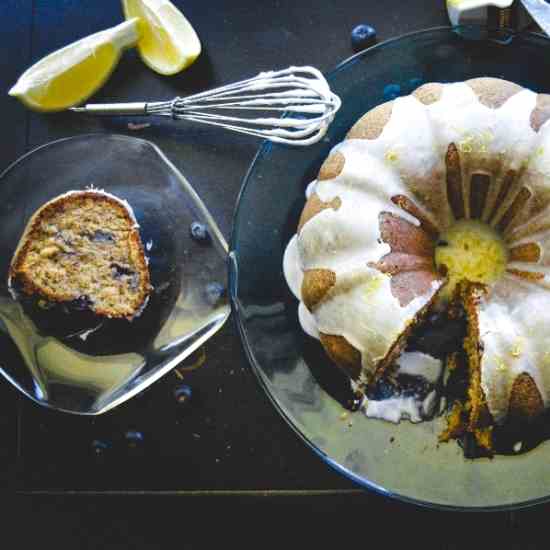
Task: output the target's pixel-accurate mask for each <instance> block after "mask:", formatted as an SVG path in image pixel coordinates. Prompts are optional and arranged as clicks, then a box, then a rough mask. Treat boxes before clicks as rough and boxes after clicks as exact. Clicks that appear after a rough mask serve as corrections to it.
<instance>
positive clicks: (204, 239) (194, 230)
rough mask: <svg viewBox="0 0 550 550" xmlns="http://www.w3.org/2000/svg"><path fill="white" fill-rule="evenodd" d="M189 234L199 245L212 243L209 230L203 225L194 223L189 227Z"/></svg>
mask: <svg viewBox="0 0 550 550" xmlns="http://www.w3.org/2000/svg"><path fill="white" fill-rule="evenodd" d="M189 233H190V234H191V238H192V239H193V240H195V241H197V242H198V243H202V244H206V243H209V242H210V233H208V229H207V227H206V225H204V224H203V223H200V222H193V223H192V224H191V225H190V226H189Z"/></svg>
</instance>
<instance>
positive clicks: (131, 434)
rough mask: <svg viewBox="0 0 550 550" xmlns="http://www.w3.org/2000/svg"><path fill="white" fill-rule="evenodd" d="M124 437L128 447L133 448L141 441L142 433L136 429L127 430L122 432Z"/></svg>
mask: <svg viewBox="0 0 550 550" xmlns="http://www.w3.org/2000/svg"><path fill="white" fill-rule="evenodd" d="M124 439H126V442H127V443H128V446H129V447H131V448H133V449H135V448H136V447H138V446H140V445H141V444H142V443H143V434H142V433H141V432H138V431H137V430H128V431H127V432H126V433H125V434H124Z"/></svg>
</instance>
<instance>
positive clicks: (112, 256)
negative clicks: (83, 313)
mask: <svg viewBox="0 0 550 550" xmlns="http://www.w3.org/2000/svg"><path fill="white" fill-rule="evenodd" d="M8 286H9V288H10V290H11V292H12V295H13V296H14V297H15V298H17V297H21V296H22V295H25V296H26V297H34V298H36V299H38V301H39V303H40V304H41V305H43V306H44V307H48V304H52V303H55V304H69V305H70V304H73V303H76V304H78V305H79V308H80V309H82V307H86V308H88V309H89V310H90V311H92V312H93V313H95V314H96V315H98V316H102V317H110V318H126V319H128V320H132V319H133V318H135V317H136V316H137V315H139V314H140V313H141V312H142V310H143V308H144V307H145V305H146V304H147V301H148V298H149V294H150V292H151V289H152V287H151V284H150V278H149V269H148V266H147V258H146V257H145V254H144V249H143V245H142V243H141V238H140V235H139V231H138V224H137V221H136V218H135V216H134V214H133V211H132V209H131V207H130V205H129V204H128V203H127V202H126V201H122V200H121V199H119V198H117V197H115V196H114V195H111V194H109V193H106V192H104V191H99V190H95V189H90V190H85V191H71V192H69V193H66V194H63V195H60V196H59V197H56V198H54V199H52V200H51V201H49V202H47V203H46V204H45V205H44V206H42V207H41V208H39V209H38V210H37V211H36V212H35V213H34V215H33V216H32V217H31V219H30V221H29V223H28V224H27V227H26V228H25V231H24V233H23V236H22V238H21V241H20V242H19V245H18V246H17V249H16V251H15V254H14V257H13V259H12V262H11V266H10V272H9V279H8Z"/></svg>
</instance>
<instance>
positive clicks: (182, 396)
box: [174, 384, 193, 406]
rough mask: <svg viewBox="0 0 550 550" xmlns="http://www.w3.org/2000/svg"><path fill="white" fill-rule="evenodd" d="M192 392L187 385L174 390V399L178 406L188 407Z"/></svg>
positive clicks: (181, 385) (180, 385)
mask: <svg viewBox="0 0 550 550" xmlns="http://www.w3.org/2000/svg"><path fill="white" fill-rule="evenodd" d="M192 395H193V392H192V391H191V388H190V387H189V386H188V385H187V384H179V385H178V386H176V387H175V388H174V397H175V398H176V402H177V404H178V405H181V406H183V405H188V404H189V401H190V400H191V396H192Z"/></svg>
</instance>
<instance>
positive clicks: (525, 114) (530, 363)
mask: <svg viewBox="0 0 550 550" xmlns="http://www.w3.org/2000/svg"><path fill="white" fill-rule="evenodd" d="M536 105H537V94H535V93H533V92H531V91H529V90H526V89H523V90H521V91H519V92H517V93H514V94H513V95H511V97H509V98H508V99H507V100H506V101H505V102H504V103H503V104H502V105H501V106H500V107H498V108H494V109H493V108H490V107H487V106H485V105H483V104H482V103H481V102H480V100H479V98H478V95H477V94H476V92H475V91H474V90H473V89H472V87H471V86H470V85H468V84H467V83H454V84H446V85H444V86H443V88H442V93H441V97H439V98H438V99H436V100H435V101H433V102H432V103H431V104H429V105H425V104H423V103H421V102H420V101H419V100H417V99H416V98H415V97H414V96H407V97H402V98H398V99H396V100H395V101H394V102H393V105H392V111H391V116H390V118H389V121H387V123H386V124H385V125H384V128H383V130H382V132H381V134H380V135H379V136H378V137H377V138H375V139H347V140H345V141H343V142H342V143H341V144H339V145H337V146H336V147H335V148H334V149H333V151H332V153H335V152H338V153H340V154H341V155H342V156H343V159H344V163H343V168H342V170H341V172H340V173H339V174H338V175H337V176H336V177H335V178H333V179H330V180H320V181H315V182H313V183H312V184H311V185H310V186H309V187H308V191H307V195H308V197H311V196H312V194H316V195H317V196H318V197H319V199H320V200H321V201H323V202H324V203H330V202H331V201H332V200H334V199H339V201H340V204H339V207H338V208H337V209H335V208H326V209H324V210H322V211H321V212H319V213H317V214H316V215H315V216H313V217H312V218H311V219H309V220H308V221H307V222H306V223H305V224H304V225H303V227H302V228H301V230H300V232H299V234H298V235H297V236H295V237H294V238H293V239H292V240H291V242H290V243H289V246H288V249H287V251H286V254H285V276H286V278H287V281H288V284H289V286H290V287H291V288H292V290H293V292H294V293H295V294H296V296H297V297H298V299H301V292H300V287H301V281H302V277H303V272H304V271H306V270H310V269H323V270H330V271H333V272H334V273H335V275H336V283H335V285H334V286H333V287H332V288H331V289H330V291H329V292H328V295H327V296H325V297H324V298H323V300H322V301H321V303H320V304H318V305H316V307H315V308H314V310H313V311H312V312H310V315H306V314H305V313H304V311H307V310H306V308H305V306H304V304H303V303H301V304H300V309H301V313H300V320H301V322H302V326H304V329H305V325H307V332H308V333H309V334H316V333H317V332H319V331H320V332H321V333H325V334H331V335H342V336H344V337H345V338H346V339H347V340H348V342H349V343H350V344H352V345H353V346H354V347H355V348H356V349H357V350H359V352H360V353H361V358H362V365H363V368H364V369H365V370H366V371H367V372H372V370H373V368H375V366H376V363H377V361H378V360H379V359H380V358H382V357H384V355H385V353H386V352H387V350H388V347H389V346H390V345H391V343H392V342H394V341H395V339H396V338H397V336H398V335H399V334H400V333H401V332H402V331H403V329H404V327H406V326H407V324H408V323H410V322H411V320H412V319H413V318H414V317H415V315H416V314H417V313H418V311H419V310H420V309H421V308H422V307H423V305H425V304H427V303H428V302H429V301H430V300H431V299H432V298H433V296H434V294H435V293H436V291H437V288H438V284H437V283H434V284H433V285H432V288H431V289H430V291H429V292H427V293H426V294H425V295H424V296H421V297H418V298H416V299H415V300H413V301H412V302H410V303H409V304H407V305H406V306H401V305H400V304H399V301H398V300H397V299H396V298H395V297H394V296H393V294H392V290H391V285H390V276H389V275H386V274H383V273H380V272H379V271H378V270H376V269H374V268H371V267H368V265H367V264H368V263H370V262H374V263H376V262H378V261H379V260H380V259H381V258H382V257H383V256H384V255H385V254H387V253H388V252H389V251H390V247H389V245H388V244H386V243H384V242H382V240H381V235H380V229H379V216H380V214H381V213H382V212H388V213H391V214H394V215H396V216H399V217H400V218H402V219H404V220H406V221H408V222H410V223H413V224H415V225H419V220H417V219H416V218H414V217H413V216H411V215H410V214H408V213H407V212H404V211H403V210H402V209H401V208H399V207H398V206H396V205H395V204H394V203H393V202H392V201H391V199H392V197H395V196H396V195H402V196H405V197H407V198H408V199H409V200H410V201H412V202H413V203H414V204H415V205H416V206H417V207H419V209H420V211H421V212H422V214H423V216H425V217H426V218H427V219H429V220H430V221H431V222H432V223H433V224H434V225H435V227H436V228H437V229H438V230H439V231H443V230H445V229H446V228H447V227H448V226H449V225H450V224H451V223H453V221H454V218H453V214H452V211H451V208H450V205H449V200H448V198H447V182H446V166H445V155H446V153H447V150H448V147H449V145H450V144H451V143H453V144H455V145H456V147H457V149H458V151H459V153H460V165H461V169H462V176H463V177H462V185H463V193H462V196H463V197H465V198H467V197H469V196H470V189H469V186H470V180H471V175H472V173H481V174H486V175H488V176H489V177H490V186H489V189H488V194H487V197H486V200H485V207H484V210H483V213H482V215H481V219H482V221H485V222H488V223H490V224H491V225H492V226H494V227H497V226H498V224H499V222H500V221H501V220H502V219H503V216H504V215H505V214H506V212H507V210H508V208H509V207H510V205H511V204H512V203H513V202H514V199H515V198H516V196H517V195H518V193H519V192H520V190H521V188H522V187H523V186H525V187H526V188H527V189H528V191H529V192H530V194H531V196H530V197H529V198H528V200H527V201H526V203H525V206H524V207H523V208H522V209H521V211H520V212H519V213H518V214H517V215H516V216H515V217H514V218H513V219H512V220H511V222H510V223H509V225H508V227H507V229H506V231H505V238H506V241H507V243H508V245H509V246H510V247H511V248H512V247H513V246H517V245H519V244H525V243H533V242H534V243H537V244H538V245H539V247H540V249H541V255H540V259H539V260H538V262H534V263H525V262H510V263H509V264H508V268H509V269H510V268H511V269H517V270H522V271H532V272H535V273H538V274H541V275H543V276H544V277H543V278H541V280H540V281H538V282H537V283H526V282H524V281H523V280H521V279H519V278H518V277H516V276H514V275H507V276H505V277H503V279H502V280H501V281H500V282H499V283H497V286H496V287H495V288H494V289H493V291H492V292H490V293H489V295H488V297H487V298H486V300H484V301H483V303H482V305H481V308H480V335H481V339H482V342H483V345H484V353H483V356H482V366H481V368H482V386H483V389H484V391H485V394H486V396H487V401H488V405H489V409H490V411H491V413H492V414H493V415H494V417H495V419H496V420H497V421H498V420H501V419H502V418H503V417H504V416H505V415H506V412H507V406H508V398H509V394H510V390H511V386H512V384H513V381H514V379H515V378H516V376H517V375H518V374H521V373H522V372H525V373H528V374H530V375H531V377H532V378H533V380H534V381H535V383H536V386H537V388H538V390H539V392H540V394H541V396H542V399H543V402H544V404H545V405H547V404H548V400H549V397H548V396H549V395H550V352H547V351H546V349H545V338H546V335H547V334H549V333H550V295H549V294H548V290H547V289H548V288H550V259H549V258H550V252H548V250H550V216H549V215H548V207H549V205H550V183H549V182H550V124H549V122H545V123H544V124H543V125H542V126H541V127H540V128H539V129H538V131H535V130H534V129H533V128H532V126H531V124H532V121H531V115H532V113H533V111H534V110H535V107H536ZM512 170H513V171H515V172H516V173H517V174H519V177H516V178H515V180H514V182H513V184H512V186H511V188H510V189H509V191H508V192H507V194H506V196H505V197H504V199H503V200H501V202H499V203H498V204H497V199H499V198H500V199H502V197H499V194H500V192H501V190H502V188H503V183H504V181H505V177H506V175H507V173H508V172H509V171H512ZM463 202H464V212H465V218H466V219H468V218H470V214H471V213H470V203H469V200H464V201H463ZM491 214H493V215H491ZM513 342H518V343H520V344H518V345H521V346H522V348H521V350H522V351H521V353H519V355H518V354H517V353H516V352H517V348H514V347H513V346H514V345H515V344H514V343H513ZM502 357H507V360H505V361H503V360H501V358H502ZM497 378H499V379H502V380H506V381H508V382H507V383H503V384H500V382H499V383H498V384H497V383H495V382H494V380H496V379H497ZM409 405H410V404H408V403H405V404H403V403H400V404H396V403H394V407H393V409H394V411H395V410H398V409H400V408H401V409H403V407H404V408H405V410H409V411H411V410H412V409H409V408H408V407H409ZM380 407H381V405H378V404H377V405H373V406H372V407H371V411H370V414H369V416H370V415H380V416H383V417H388V416H392V415H393V417H395V414H394V413H392V412H380V411H381V410H382V409H381V408H380ZM409 416H411V418H416V417H415V415H414V414H413V413H411V414H410V415H409ZM400 417H401V416H400Z"/></svg>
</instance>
